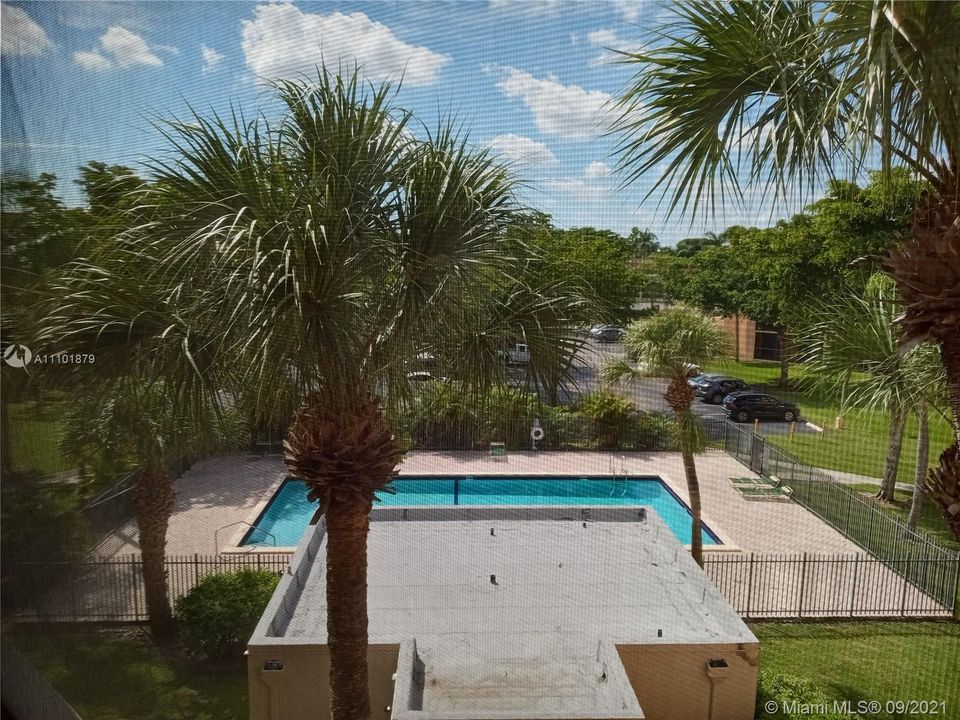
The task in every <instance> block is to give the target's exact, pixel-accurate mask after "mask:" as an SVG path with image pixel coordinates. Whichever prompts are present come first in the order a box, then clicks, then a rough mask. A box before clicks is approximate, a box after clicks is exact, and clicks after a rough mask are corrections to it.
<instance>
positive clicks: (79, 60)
mask: <svg viewBox="0 0 960 720" xmlns="http://www.w3.org/2000/svg"><path fill="white" fill-rule="evenodd" d="M73 61H74V62H75V63H76V64H77V65H79V66H80V67H83V68H86V69H87V70H108V69H109V68H110V67H111V65H110V61H109V60H107V59H106V58H105V57H104V56H103V55H101V54H100V51H99V50H91V51H90V52H87V51H85V50H78V51H77V52H75V53H74V54H73Z"/></svg>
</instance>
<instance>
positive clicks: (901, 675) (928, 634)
mask: <svg viewBox="0 0 960 720" xmlns="http://www.w3.org/2000/svg"><path fill="white" fill-rule="evenodd" d="M751 629H752V630H753V632H754V634H755V635H756V636H757V637H758V638H759V639H760V646H761V652H760V667H761V669H765V670H773V671H774V672H777V673H786V674H790V675H796V676H800V677H805V678H808V679H810V680H812V681H814V682H815V683H817V684H818V685H820V686H821V687H822V688H823V689H824V691H825V692H826V693H827V694H828V695H830V696H831V697H833V698H836V699H839V700H851V701H853V702H856V701H858V700H866V701H870V700H878V701H880V702H881V703H885V702H886V701H887V700H923V699H926V700H943V701H944V702H945V703H946V714H945V715H939V716H938V717H947V718H956V717H960V682H957V669H958V668H960V624H957V623H934V622H857V623H754V624H752V625H751ZM868 717H869V718H871V720H872V719H873V718H876V719H878V720H901V719H903V718H906V717H913V718H916V717H919V716H918V715H912V716H904V715H898V714H895V713H886V712H881V713H880V714H878V715H869V716H868Z"/></svg>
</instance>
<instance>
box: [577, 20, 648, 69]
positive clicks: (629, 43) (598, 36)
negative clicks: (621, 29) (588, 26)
mask: <svg viewBox="0 0 960 720" xmlns="http://www.w3.org/2000/svg"><path fill="white" fill-rule="evenodd" d="M587 42H589V43H590V44H591V45H593V46H594V47H598V48H602V49H603V52H602V53H601V54H600V55H598V56H597V57H595V58H594V59H593V60H592V61H591V63H590V64H591V65H600V64H602V63H606V62H610V61H612V60H616V59H617V58H619V57H621V56H620V55H618V54H617V53H616V52H615V51H618V50H619V51H620V52H628V53H637V52H641V51H642V50H644V49H645V48H646V45H645V44H644V43H642V42H639V41H637V40H624V39H623V38H621V37H619V36H618V35H617V33H616V32H615V31H613V30H607V29H604V30H594V31H593V32H591V33H587Z"/></svg>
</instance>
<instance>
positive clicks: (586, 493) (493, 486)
mask: <svg viewBox="0 0 960 720" xmlns="http://www.w3.org/2000/svg"><path fill="white" fill-rule="evenodd" d="M391 487H392V488H393V489H394V490H395V491H396V494H393V495H391V494H388V493H380V494H379V497H380V500H381V502H379V503H376V505H379V506H381V507H382V506H394V507H396V506H400V507H412V506H416V505H576V506H583V505H620V506H630V505H645V506H647V507H652V508H653V509H654V510H655V511H656V512H657V514H658V515H659V516H660V517H661V519H662V520H663V521H664V522H665V523H666V524H667V525H668V526H669V527H670V529H671V530H672V531H673V534H674V535H676V536H677V538H678V539H679V540H680V542H682V543H684V544H685V545H686V544H689V543H690V510H689V508H688V507H687V506H686V504H685V503H684V502H683V501H682V500H680V498H678V497H677V496H676V495H674V494H673V491H671V490H670V488H668V487H667V486H666V485H665V484H664V483H663V481H662V480H660V479H659V478H655V477H652V478H630V479H628V480H625V481H624V480H616V479H613V478H610V477H606V478H602V477H601V478H578V477H516V478H509V477H452V476H442V477H441V476H423V477H410V476H404V477H401V478H398V479H396V480H394V481H393V482H392V483H391ZM376 505H375V506H376ZM316 509H317V506H316V504H315V503H311V502H307V491H306V489H305V487H304V485H303V483H301V482H300V481H298V480H293V479H288V480H286V481H285V482H284V483H283V484H282V485H281V486H280V488H279V489H278V490H277V492H276V494H275V495H274V496H273V497H272V498H271V499H270V502H269V503H268V504H267V506H266V508H264V510H263V512H262V513H261V514H260V517H259V518H258V519H257V522H256V523H255V524H254V528H253V529H252V530H251V531H250V532H248V533H247V535H246V537H245V538H244V540H243V543H242V544H243V545H276V546H279V547H288V546H293V545H296V544H297V543H298V542H299V541H300V536H301V535H302V534H303V529H304V528H305V527H306V526H307V523H308V522H310V518H311V517H313V514H314V512H315V511H316ZM719 542H720V541H719V539H718V538H717V536H716V535H715V534H714V533H713V532H712V531H711V530H710V529H708V528H707V527H704V528H703V544H704V545H717V544H719Z"/></svg>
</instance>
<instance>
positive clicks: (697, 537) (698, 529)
mask: <svg viewBox="0 0 960 720" xmlns="http://www.w3.org/2000/svg"><path fill="white" fill-rule="evenodd" d="M681 456H682V457H683V473H684V475H686V478H687V493H688V494H689V495H690V515H691V517H692V519H693V522H692V523H691V528H690V529H691V535H690V554H691V555H693V559H694V560H695V561H696V563H697V565H699V566H700V567H703V511H702V507H701V503H700V482H699V480H698V479H697V466H696V464H695V463H694V458H693V453H692V452H690V451H689V450H683V451H682V452H681Z"/></svg>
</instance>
